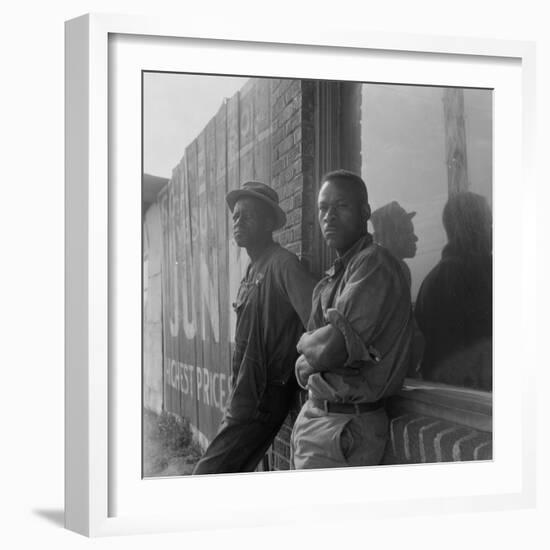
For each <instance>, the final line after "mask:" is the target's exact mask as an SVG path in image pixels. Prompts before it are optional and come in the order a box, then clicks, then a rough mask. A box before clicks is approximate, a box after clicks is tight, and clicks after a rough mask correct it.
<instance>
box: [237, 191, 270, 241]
mask: <svg viewBox="0 0 550 550" xmlns="http://www.w3.org/2000/svg"><path fill="white" fill-rule="evenodd" d="M271 223H272V221H271V218H270V217H269V215H268V212H267V208H265V207H264V206H263V204H262V203H261V201H260V200H258V199H255V198H253V197H243V198H242V199H239V200H238V201H237V202H236V203H235V207H234V208H233V237H234V238H235V242H236V243H237V246H240V247H242V248H250V247H253V246H254V245H255V244H257V243H259V242H262V239H263V238H265V234H266V233H270V232H271Z"/></svg>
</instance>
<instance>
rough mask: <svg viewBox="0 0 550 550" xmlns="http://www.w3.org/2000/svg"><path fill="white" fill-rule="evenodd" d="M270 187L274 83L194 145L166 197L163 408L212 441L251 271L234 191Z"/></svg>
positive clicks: (251, 88) (248, 96) (239, 96)
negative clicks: (254, 184) (239, 236)
mask: <svg viewBox="0 0 550 550" xmlns="http://www.w3.org/2000/svg"><path fill="white" fill-rule="evenodd" d="M249 179H255V180H259V181H263V182H265V183H268V184H269V183H271V81H270V80H269V79H251V80H249V81H248V82H247V83H246V84H245V85H244V86H243V88H242V89H241V90H240V91H239V92H238V93H236V94H235V95H234V96H233V97H231V98H230V99H228V100H226V101H224V103H223V104H222V105H221V106H220V108H219V110H218V112H217V113H216V115H215V116H214V117H213V118H212V119H211V120H210V121H209V122H208V124H207V125H206V126H205V128H204V129H203V131H202V132H201V133H200V134H199V135H198V136H197V138H196V139H195V140H193V142H192V143H190V144H189V145H188V146H187V147H186V148H185V154H184V157H183V158H182V160H181V162H180V163H179V164H178V166H176V167H175V168H174V171H173V175H172V179H171V181H170V183H169V185H168V191H166V192H165V193H163V194H162V195H161V197H160V199H159V205H160V211H161V221H162V227H163V272H162V276H163V285H162V286H163V296H162V299H163V323H164V361H163V362H164V380H165V384H164V405H165V409H166V410H167V411H169V412H172V413H175V414H177V415H180V416H182V417H186V418H188V419H189V420H190V421H191V423H192V424H193V425H194V426H195V428H196V429H197V430H198V431H199V433H200V434H201V435H202V436H203V437H204V439H203V440H211V439H212V437H213V436H214V435H215V433H216V432H217V430H218V427H219V424H220V421H221V418H222V412H223V409H224V407H225V405H226V402H227V398H228V395H229V390H230V387H231V382H230V362H231V352H232V342H233V335H234V331H235V315H234V312H233V308H232V303H233V301H234V299H235V296H236V294H237V290H238V286H239V283H240V280H241V278H242V276H243V273H244V270H245V269H246V266H247V264H248V257H247V255H246V251H244V250H242V249H240V248H238V247H237V246H236V245H235V244H234V243H233V242H232V238H231V236H232V230H231V217H230V213H229V211H228V208H227V206H226V203H225V196H226V194H227V192H228V191H229V190H232V189H236V188H238V187H240V185H241V183H242V182H243V181H246V180H249Z"/></svg>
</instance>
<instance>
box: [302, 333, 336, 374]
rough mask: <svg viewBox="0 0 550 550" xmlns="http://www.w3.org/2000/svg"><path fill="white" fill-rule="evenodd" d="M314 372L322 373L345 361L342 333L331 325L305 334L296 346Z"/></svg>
mask: <svg viewBox="0 0 550 550" xmlns="http://www.w3.org/2000/svg"><path fill="white" fill-rule="evenodd" d="M296 349H297V350H298V353H301V354H303V355H304V356H305V359H306V361H307V362H308V363H309V365H310V366H311V367H312V368H313V369H314V372H324V371H327V370H333V369H334V368H339V367H340V366H342V365H343V364H344V363H345V362H346V359H347V351H346V343H345V341H344V337H343V336H342V333H341V332H340V331H339V330H338V329H336V328H334V327H333V326H332V325H325V326H324V327H321V328H319V329H317V330H314V331H311V332H306V333H304V334H302V337H301V338H300V340H299V341H298V345H297V346H296Z"/></svg>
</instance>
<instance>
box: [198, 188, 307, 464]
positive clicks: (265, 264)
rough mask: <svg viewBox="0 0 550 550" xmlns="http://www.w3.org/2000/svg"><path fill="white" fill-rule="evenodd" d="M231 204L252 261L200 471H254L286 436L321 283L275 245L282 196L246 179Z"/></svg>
mask: <svg viewBox="0 0 550 550" xmlns="http://www.w3.org/2000/svg"><path fill="white" fill-rule="evenodd" d="M226 202H227V204H228V206H229V209H230V210H231V212H232V214H233V236H234V238H235V242H236V243H237V246H240V247H242V248H246V251H247V253H248V256H249V257H250V264H249V265H248V268H247V270H246V274H245V276H244V278H243V280H242V281H241V285H240V288H239V292H238V294H237V299H236V301H235V303H234V304H233V307H234V309H235V311H236V314H237V324H236V329H235V351H234V353H233V361H232V381H233V382H232V384H233V386H232V391H231V395H230V396H229V400H228V405H227V408H226V411H225V414H224V418H223V420H222V424H221V427H220V430H219V432H218V434H217V435H216V437H215V438H214V439H213V440H212V442H211V443H210V445H209V447H208V449H207V450H206V452H205V454H204V456H203V457H202V458H201V460H200V461H199V462H198V464H197V465H196V467H195V470H194V472H193V473H194V474H213V473H236V472H251V471H253V470H254V469H255V468H256V466H257V465H258V463H259V462H260V460H261V459H262V457H263V456H264V454H265V452H266V450H267V448H268V447H269V445H270V444H271V442H272V441H273V439H274V437H275V435H277V432H278V431H279V429H280V427H281V425H282V423H283V421H284V419H285V418H286V416H287V414H288V410H289V407H290V403H291V399H292V396H293V395H294V393H295V391H296V389H297V388H296V384H295V381H294V376H293V369H294V364H295V362H296V358H297V357H298V354H297V353H296V343H297V342H298V340H299V338H300V335H301V334H302V333H303V332H304V327H305V325H306V324H307V320H308V318H309V314H310V310H311V295H312V291H313V287H314V286H315V280H314V279H313V277H312V276H311V275H310V274H309V273H308V271H307V270H306V269H305V268H304V267H303V266H302V264H301V263H300V261H299V260H298V258H297V257H296V256H295V255H294V254H292V253H290V252H289V251H288V250H286V249H284V248H282V247H281V246H280V245H279V244H277V243H275V242H274V241H273V235H272V234H273V231H275V230H276V229H279V228H280V227H283V226H284V225H285V223H286V215H285V213H284V212H283V210H282V209H281V208H280V206H279V197H278V195H277V193H276V192H275V191H274V190H273V189H271V188H270V187H268V186H267V185H265V184H263V183H258V182H246V183H244V184H243V185H242V187H241V189H238V190H234V191H231V192H230V193H228V195H227V197H226Z"/></svg>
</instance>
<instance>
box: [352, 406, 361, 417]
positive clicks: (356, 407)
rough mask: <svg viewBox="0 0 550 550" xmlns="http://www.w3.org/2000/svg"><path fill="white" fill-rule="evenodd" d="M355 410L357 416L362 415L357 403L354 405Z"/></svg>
mask: <svg viewBox="0 0 550 550" xmlns="http://www.w3.org/2000/svg"><path fill="white" fill-rule="evenodd" d="M353 408H354V409H355V414H356V415H360V414H361V410H360V408H359V405H358V404H357V403H354V404H353Z"/></svg>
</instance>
